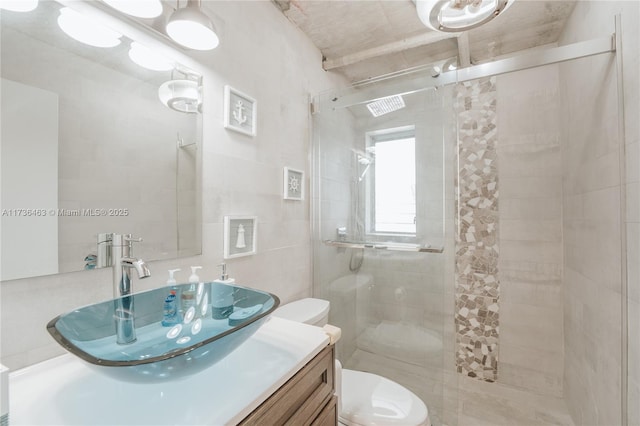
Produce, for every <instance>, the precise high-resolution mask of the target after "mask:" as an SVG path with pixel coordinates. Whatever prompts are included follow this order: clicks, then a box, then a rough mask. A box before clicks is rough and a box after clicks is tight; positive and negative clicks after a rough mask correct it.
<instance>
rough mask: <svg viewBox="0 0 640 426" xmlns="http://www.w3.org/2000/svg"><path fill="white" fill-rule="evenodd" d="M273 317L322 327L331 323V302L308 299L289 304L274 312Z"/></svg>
mask: <svg viewBox="0 0 640 426" xmlns="http://www.w3.org/2000/svg"><path fill="white" fill-rule="evenodd" d="M271 315H273V316H274V317H278V318H284V319H288V320H292V321H297V322H303V323H305V324H310V325H315V326H318V327H322V326H324V325H326V324H327V322H328V321H329V301H328V300H323V299H314V298H312V297H307V298H306V299H300V300H296V301H295V302H291V303H287V304H286V305H283V306H281V307H279V308H278V309H276V310H275V311H273V313H272V314H271Z"/></svg>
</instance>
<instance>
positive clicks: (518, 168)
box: [497, 66, 563, 397]
mask: <svg viewBox="0 0 640 426" xmlns="http://www.w3.org/2000/svg"><path fill="white" fill-rule="evenodd" d="M497 88H498V89H497V107H498V148H497V152H498V162H499V164H500V168H499V170H498V176H499V180H500V209H499V226H500V233H499V235H500V242H499V244H500V248H501V252H500V258H499V263H498V268H499V270H500V309H501V310H500V376H499V378H498V382H499V383H502V384H505V385H510V386H513V387H515V388H519V389H523V390H528V391H531V392H535V393H537V394H542V395H549V396H554V397H558V396H562V373H563V364H562V357H563V351H562V345H563V333H562V328H561V327H559V324H561V323H562V318H563V317H562V284H561V283H562V254H563V252H562V235H563V234H562V157H561V149H560V139H561V132H560V130H561V127H560V123H561V120H560V116H559V109H560V97H559V95H560V93H559V86H558V68H557V66H547V67H542V68H536V69H531V70H526V71H520V72H517V73H511V74H506V75H501V76H499V77H498V78H497Z"/></svg>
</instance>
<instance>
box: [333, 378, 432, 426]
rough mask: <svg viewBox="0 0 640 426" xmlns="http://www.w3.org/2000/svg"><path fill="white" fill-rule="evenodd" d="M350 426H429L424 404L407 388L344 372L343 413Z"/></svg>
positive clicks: (343, 419)
mask: <svg viewBox="0 0 640 426" xmlns="http://www.w3.org/2000/svg"><path fill="white" fill-rule="evenodd" d="M339 417H340V418H339V420H340V423H341V424H344V425H347V426H363V425H375V426H407V425H416V426H429V425H430V422H429V420H428V419H429V412H428V410H427V407H426V406H425V404H424V402H422V400H420V398H418V397H417V396H416V395H415V394H414V393H413V392H411V391H410V390H408V389H406V388H405V387H403V386H401V385H399V384H398V383H395V382H393V381H391V380H389V379H386V378H384V377H381V376H378V375H375V374H371V373H365V372H363V371H354V370H347V369H343V370H342V411H341V412H340V416H339Z"/></svg>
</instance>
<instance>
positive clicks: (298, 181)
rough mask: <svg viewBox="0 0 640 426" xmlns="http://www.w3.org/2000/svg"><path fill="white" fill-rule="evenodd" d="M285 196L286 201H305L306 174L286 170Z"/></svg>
mask: <svg viewBox="0 0 640 426" xmlns="http://www.w3.org/2000/svg"><path fill="white" fill-rule="evenodd" d="M283 183H284V187H283V194H284V199H285V200H304V172H303V171H301V170H295V169H290V168H289V167H285V168H284V181H283Z"/></svg>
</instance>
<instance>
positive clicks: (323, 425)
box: [311, 395, 338, 426]
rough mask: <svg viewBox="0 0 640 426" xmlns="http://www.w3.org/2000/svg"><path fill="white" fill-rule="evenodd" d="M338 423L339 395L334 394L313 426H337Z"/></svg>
mask: <svg viewBox="0 0 640 426" xmlns="http://www.w3.org/2000/svg"><path fill="white" fill-rule="evenodd" d="M337 424H338V397H337V396H335V395H334V396H333V398H331V399H330V400H329V402H328V403H327V405H325V407H324V409H323V410H322V411H321V412H320V414H318V417H316V419H315V420H314V421H313V423H311V426H336V425H337Z"/></svg>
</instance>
